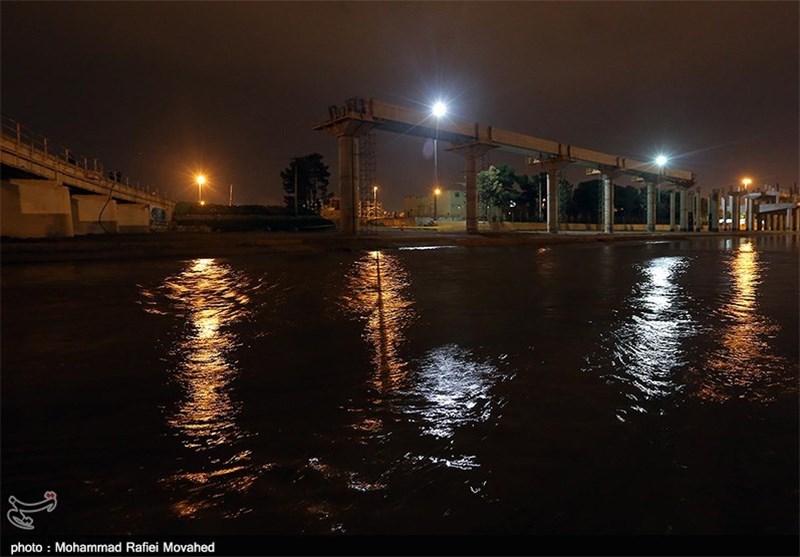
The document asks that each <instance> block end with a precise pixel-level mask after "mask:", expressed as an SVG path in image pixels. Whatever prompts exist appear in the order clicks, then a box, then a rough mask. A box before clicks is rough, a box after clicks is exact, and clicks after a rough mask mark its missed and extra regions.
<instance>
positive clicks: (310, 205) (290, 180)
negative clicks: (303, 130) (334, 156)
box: [281, 153, 333, 213]
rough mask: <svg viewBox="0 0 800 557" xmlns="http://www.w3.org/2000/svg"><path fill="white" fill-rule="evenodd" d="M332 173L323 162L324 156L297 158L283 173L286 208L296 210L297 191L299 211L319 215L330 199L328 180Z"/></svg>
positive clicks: (331, 195)
mask: <svg viewBox="0 0 800 557" xmlns="http://www.w3.org/2000/svg"><path fill="white" fill-rule="evenodd" d="M330 175H331V173H330V172H329V171H328V165H326V164H325V163H323V162H322V155H320V154H319V153H311V154H310V155H306V156H305V157H297V158H294V159H292V162H291V163H290V164H289V166H288V167H286V168H285V169H284V170H283V171H281V179H282V181H283V190H284V191H285V192H286V195H285V196H284V197H283V200H284V202H285V203H286V207H287V208H289V209H290V210H294V209H295V189H296V191H297V206H296V208H297V211H298V212H302V213H308V212H311V213H319V212H320V211H321V210H322V207H323V206H325V205H326V204H327V203H328V201H330V198H331V197H333V193H332V192H328V178H330Z"/></svg>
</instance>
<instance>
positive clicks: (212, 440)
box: [141, 259, 264, 517]
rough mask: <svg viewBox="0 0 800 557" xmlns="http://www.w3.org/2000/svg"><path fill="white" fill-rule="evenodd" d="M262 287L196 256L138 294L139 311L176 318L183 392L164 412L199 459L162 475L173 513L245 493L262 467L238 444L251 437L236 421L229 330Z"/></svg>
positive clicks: (173, 357)
mask: <svg viewBox="0 0 800 557" xmlns="http://www.w3.org/2000/svg"><path fill="white" fill-rule="evenodd" d="M262 286H263V284H262V283H260V282H257V281H254V280H252V279H250V277H248V275H247V274H246V273H243V272H240V271H236V270H234V269H232V268H231V267H230V265H228V264H226V263H223V262H220V261H218V260H216V259H196V260H193V261H190V262H188V264H187V265H186V267H185V268H184V269H183V271H181V272H180V273H178V274H177V275H174V276H171V277H168V278H166V279H165V280H164V282H163V284H162V285H161V286H159V287H158V288H157V289H153V290H147V289H142V291H141V296H142V301H143V305H144V306H145V311H148V312H150V313H156V314H162V315H163V314H167V315H172V316H174V317H178V318H179V319H181V320H182V323H181V324H180V325H179V331H178V338H177V339H176V341H175V342H174V344H173V345H172V347H171V348H170V351H169V356H168V359H169V363H171V364H173V365H174V367H173V368H172V370H171V373H172V376H171V380H172V381H175V382H176V383H177V384H178V385H179V387H180V389H181V392H182V396H181V398H180V400H179V401H178V402H177V404H176V405H175V408H172V409H170V410H168V411H169V414H168V416H167V423H168V425H169V426H170V427H171V428H172V429H173V430H174V431H175V432H176V433H177V436H178V438H179V439H180V442H181V444H182V445H183V446H184V447H185V448H186V449H189V450H191V451H192V452H194V453H197V454H203V455H205V458H204V459H203V460H202V463H203V464H202V467H201V469H200V470H193V471H190V470H185V469H181V470H179V471H178V472H177V473H175V474H174V475H172V476H171V477H168V478H166V480H165V481H166V482H167V484H168V485H170V486H171V488H172V490H173V492H174V493H175V494H178V495H179V496H180V497H181V499H180V500H178V501H177V502H175V503H174V504H173V510H174V512H175V513H176V514H178V515H180V516H186V517H191V516H193V515H195V514H196V513H197V512H199V511H201V510H203V509H206V508H210V507H213V506H215V505H217V504H219V503H221V500H222V499H223V498H224V496H225V495H226V494H228V493H235V492H238V493H243V492H246V491H247V490H248V489H249V488H250V487H251V486H252V484H253V482H254V481H255V480H256V479H257V478H258V476H259V474H260V472H261V471H262V470H263V469H264V466H256V465H254V463H253V462H252V451H251V450H250V449H248V448H247V447H245V446H244V441H245V440H246V439H248V438H249V437H250V436H251V435H250V434H249V433H248V432H247V431H245V430H243V429H242V428H241V426H240V425H239V423H238V417H239V413H240V412H241V402H240V401H239V400H238V399H237V398H236V397H235V391H234V386H233V382H234V381H235V379H236V378H237V376H238V375H239V372H240V370H239V368H238V366H237V362H236V360H235V356H234V352H235V351H236V349H237V348H239V347H240V346H241V344H242V343H241V340H240V338H239V336H238V335H237V334H236V333H235V332H234V331H233V330H232V327H233V326H234V325H236V324H238V323H241V322H242V321H244V320H246V319H248V318H250V316H251V314H252V310H253V305H254V304H253V299H252V296H253V294H254V293H255V291H257V290H258V289H259V288H261V287H262ZM160 308H166V310H164V309H160ZM187 461H188V459H187ZM187 466H191V465H187ZM249 510H250V509H247V508H239V509H236V510H233V511H232V512H231V511H229V512H228V513H227V514H228V516H237V515H239V514H242V513H244V512H248V511H249Z"/></svg>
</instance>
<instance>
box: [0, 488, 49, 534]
mask: <svg viewBox="0 0 800 557" xmlns="http://www.w3.org/2000/svg"><path fill="white" fill-rule="evenodd" d="M8 502H9V503H11V510H10V511H8V513H6V516H7V517H8V520H9V521H10V522H11V524H13V525H14V526H16V527H17V528H22V529H23V530H33V519H32V518H31V517H29V516H28V515H29V514H33V513H38V512H40V511H47V512H53V509H55V508H56V505H57V504H58V501H57V500H56V492H55V491H45V492H44V499H42V500H41V501H37V502H36V503H23V502H22V501H20V500H19V499H17V498H16V497H14V496H13V495H12V496H11V497H9V498H8Z"/></svg>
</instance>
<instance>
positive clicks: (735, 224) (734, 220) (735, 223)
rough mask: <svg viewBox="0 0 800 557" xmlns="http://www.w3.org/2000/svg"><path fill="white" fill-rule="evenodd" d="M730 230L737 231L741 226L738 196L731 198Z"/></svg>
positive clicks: (739, 199)
mask: <svg viewBox="0 0 800 557" xmlns="http://www.w3.org/2000/svg"><path fill="white" fill-rule="evenodd" d="M731 200H732V201H731V230H737V231H738V230H739V228H740V226H741V216H742V206H741V198H740V197H739V196H738V195H732V196H731Z"/></svg>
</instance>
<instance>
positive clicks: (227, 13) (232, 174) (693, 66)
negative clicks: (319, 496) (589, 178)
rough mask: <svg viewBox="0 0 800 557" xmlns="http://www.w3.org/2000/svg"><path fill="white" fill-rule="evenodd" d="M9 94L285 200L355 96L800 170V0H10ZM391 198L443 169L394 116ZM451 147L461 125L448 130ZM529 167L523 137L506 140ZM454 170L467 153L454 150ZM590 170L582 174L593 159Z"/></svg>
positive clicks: (66, 136) (149, 171)
mask: <svg viewBox="0 0 800 557" xmlns="http://www.w3.org/2000/svg"><path fill="white" fill-rule="evenodd" d="M0 11H1V12H2V13H1V15H2V19H0V25H2V29H1V32H2V33H1V34H2V51H0V52H1V55H2V66H0V71H2V91H1V93H2V97H1V100H2V111H3V113H4V114H7V115H9V116H11V117H13V118H16V119H18V120H20V121H22V122H23V123H25V124H27V125H29V126H30V127H32V128H34V129H35V130H38V131H40V132H42V133H43V134H46V135H48V136H49V137H50V138H51V139H52V140H54V141H58V142H60V143H62V144H65V145H67V146H70V147H71V148H72V149H73V150H74V151H76V152H79V153H80V154H82V155H87V156H90V157H98V158H100V159H101V160H103V161H104V162H105V165H106V168H119V169H121V170H123V171H124V172H125V173H127V174H129V175H130V176H131V177H132V178H134V179H138V180H140V181H141V182H143V183H144V182H147V183H149V184H153V185H157V186H159V187H161V188H162V189H165V190H166V191H168V192H170V193H171V194H172V195H173V196H174V197H176V198H178V199H194V198H195V196H196V190H195V189H194V187H192V186H193V183H192V178H191V175H192V172H193V171H194V170H195V169H204V170H205V171H206V172H207V173H208V175H209V177H210V180H211V182H212V185H213V186H214V187H215V189H216V190H217V195H218V197H216V199H214V198H213V197H212V198H211V200H212V201H219V202H222V201H227V191H228V184H230V183H232V184H234V188H235V201H236V202H239V203H278V202H280V199H281V196H282V192H281V189H280V177H279V172H280V169H281V168H283V167H284V166H286V165H287V164H288V161H289V158H290V157H292V156H298V155H304V154H308V153H310V152H314V151H318V152H320V153H322V154H323V155H324V158H325V160H326V161H327V163H328V164H329V165H330V170H331V173H332V177H331V185H332V187H333V188H334V190H336V189H337V188H338V185H337V180H336V172H337V168H336V166H337V163H336V147H335V141H334V140H333V138H331V137H329V136H327V135H325V134H323V133H320V132H314V131H312V130H311V127H312V126H313V125H314V124H315V123H318V122H321V121H322V120H324V119H326V117H327V107H328V105H331V104H341V103H343V101H344V99H345V98H347V97H350V96H363V97H370V96H371V97H375V98H378V99H381V100H385V101H389V102H396V103H399V104H406V105H420V106H427V105H428V104H429V103H430V102H432V101H433V100H434V99H436V98H438V97H442V98H445V99H448V100H449V102H450V109H451V112H452V113H453V114H454V115H456V116H458V117H459V118H462V119H465V120H469V121H476V120H477V121H480V122H482V123H485V124H490V125H493V126H496V127H502V128H506V129H510V130H513V131H518V132H522V133H527V134H530V135H535V136H539V137H544V138H547V139H553V140H556V141H561V142H565V143H572V144H574V145H579V146H582V147H587V148H592V149H596V150H599V151H603V152H607V153H612V154H615V155H621V156H629V157H634V158H635V157H639V158H641V159H645V160H646V159H650V158H651V157H653V156H654V155H655V154H657V153H658V152H660V151H664V152H666V153H668V154H671V155H672V156H673V158H672V161H673V162H674V166H677V167H680V168H684V169H687V170H692V171H694V172H696V173H697V174H698V177H699V179H698V182H699V183H700V184H701V186H702V187H703V188H704V189H709V188H711V187H720V186H727V185H728V184H732V183H735V182H738V181H739V180H740V179H741V177H742V176H744V175H749V176H751V177H752V178H753V179H754V181H755V182H756V183H759V184H760V183H772V184H774V183H776V182H779V183H780V184H781V186H789V185H792V184H793V183H794V182H797V181H798V166H800V163H799V162H798V151H800V149H799V148H798V119H799V113H798V102H799V101H798V98H800V87H799V86H798V82H799V81H800V78H799V76H800V71H799V69H798V59H799V57H800V43H799V42H798V34H799V33H798V22H799V21H800V3H798V2H775V3H772V2H708V3H705V2H686V3H684V2H642V3H638V2H620V3H614V2H557V3H556V2H544V3H540V2H513V3H511V2H508V3H507V2H486V3H483V2H437V3H433V2H412V3H402V2H392V3H377V2H374V3H371V2H358V3H347V2H325V3H315V2H291V3H279V2H244V3H233V2H204V3H194V2H172V3H166V2H138V3H126V2H91V3H79V2H58V3H43V2H35V3H29V2H13V1H3V2H2V4H0ZM376 138H377V154H378V159H377V179H378V182H379V184H380V185H381V194H382V196H383V198H384V199H385V200H387V202H388V207H389V208H394V209H401V208H402V197H403V195H406V194H416V193H423V192H425V191H427V190H428V188H429V187H430V185H431V184H432V182H433V161H432V159H431V158H430V157H429V151H430V150H427V152H426V150H425V149H424V145H423V140H421V139H416V138H408V137H399V136H396V135H391V134H385V133H379V134H377V136H376ZM444 147H446V145H441V144H440V149H443V148H444ZM491 162H506V163H511V164H513V165H515V166H516V167H517V170H518V171H519V172H523V171H525V169H524V165H523V161H522V160H521V157H516V158H515V157H511V156H502V155H492V156H491ZM440 175H441V177H442V179H443V181H446V182H452V181H458V180H461V179H462V178H461V176H462V161H461V159H460V158H458V157H457V156H455V155H452V154H449V153H443V152H442V154H441V155H440ZM570 177H571V178H573V179H575V180H578V179H580V178H581V171H579V170H578V171H576V172H574V173H573V174H572V175H571V176H570Z"/></svg>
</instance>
